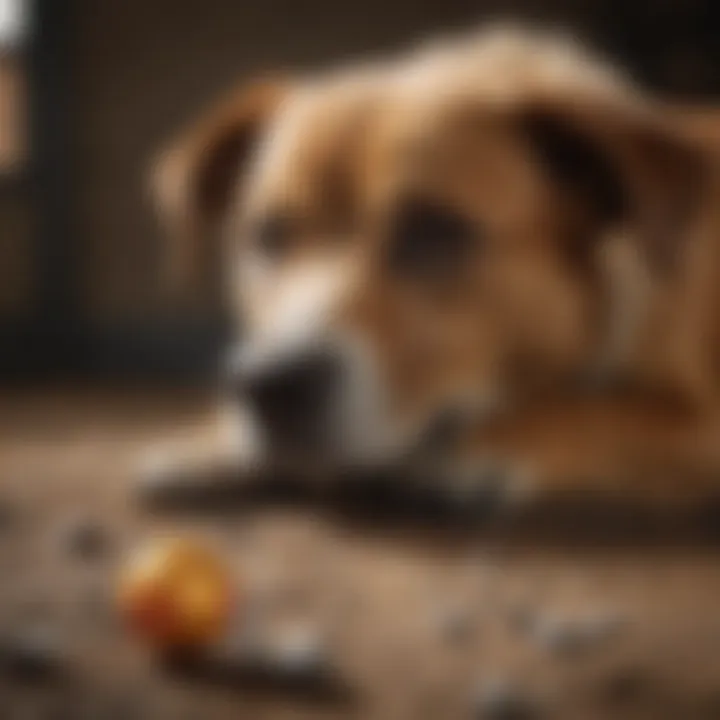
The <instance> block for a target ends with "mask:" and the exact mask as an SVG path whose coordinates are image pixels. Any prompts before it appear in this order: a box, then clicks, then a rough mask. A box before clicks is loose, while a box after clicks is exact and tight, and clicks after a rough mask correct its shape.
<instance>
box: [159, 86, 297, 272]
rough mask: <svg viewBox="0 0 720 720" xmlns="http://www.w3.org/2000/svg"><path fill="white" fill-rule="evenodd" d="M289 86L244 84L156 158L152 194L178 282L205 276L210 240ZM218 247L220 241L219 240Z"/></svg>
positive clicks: (168, 264)
mask: <svg viewBox="0 0 720 720" xmlns="http://www.w3.org/2000/svg"><path fill="white" fill-rule="evenodd" d="M286 87H287V86H286V84H285V83H284V82H283V81H281V80H277V79H274V78H267V79H262V80H259V81H256V82H254V83H251V84H250V85H249V86H245V87H241V88H240V90H239V91H236V92H235V93H233V94H232V95H231V96H230V97H226V98H224V99H223V100H222V101H220V102H219V103H218V104H217V105H216V106H214V107H213V108H211V109H210V110H209V111H208V112H206V113H205V114H204V115H203V116H202V117H201V118H200V120H199V121H197V122H196V123H195V124H193V125H191V126H190V127H189V129H187V130H186V131H184V132H183V133H181V134H180V136H179V137H178V138H176V139H175V140H174V141H173V142H171V143H170V145H169V147H168V148H167V149H166V150H164V151H163V152H162V153H161V154H160V155H159V157H158V158H157V159H156V160H155V162H154V163H153V167H152V172H151V192H152V195H153V196H154V200H155V202H156V204H157V206H158V211H159V214H160V218H161V221H162V223H163V225H164V231H165V233H166V236H167V238H168V240H169V242H170V243H171V249H170V252H169V257H168V259H167V260H168V262H167V268H168V270H169V273H168V275H169V280H170V281H171V283H172V284H173V285H174V286H177V285H178V284H180V283H184V282H186V281H187V280H188V279H189V278H190V277H191V276H192V277H195V276H196V274H197V275H200V276H202V275H204V274H205V270H206V269H207V264H208V258H209V257H212V251H211V249H210V248H211V247H212V246H213V245H214V244H215V243H211V242H209V238H210V237H211V236H212V235H213V234H217V231H218V227H219V224H220V223H221V222H222V220H223V217H224V215H225V211H226V210H227V206H228V203H229V202H230V200H231V195H232V193H233V192H234V190H235V187H236V184H237V182H238V179H239V178H240V177H241V175H242V170H243V165H244V164H245V163H246V162H247V161H248V160H249V159H250V157H251V155H252V152H253V149H254V147H255V146H256V144H257V142H258V141H259V139H260V137H261V135H262V131H263V128H264V126H265V125H266V124H267V122H268V121H269V120H270V118H271V117H272V115H273V113H274V112H275V110H276V108H277V106H278V104H279V103H280V102H281V101H282V98H283V97H284V96H285V94H286V92H287V89H286ZM215 245H216V244H215Z"/></svg>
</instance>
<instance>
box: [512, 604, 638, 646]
mask: <svg viewBox="0 0 720 720" xmlns="http://www.w3.org/2000/svg"><path fill="white" fill-rule="evenodd" d="M511 622H512V624H513V626H514V627H515V628H516V629H517V630H519V631H521V632H523V633H526V634H528V635H529V636H530V637H531V638H532V639H533V640H534V641H535V642H536V643H537V644H538V645H540V646H541V647H544V648H546V649H547V650H550V651H552V652H556V653H558V654H574V653H577V652H581V651H585V650H589V649H591V648H594V647H596V646H597V645H599V644H600V643H602V642H604V641H606V640H608V639H609V638H611V637H613V636H614V635H615V634H617V632H619V631H620V630H621V629H622V628H623V627H624V626H625V624H626V618H625V617H624V616H622V615H620V614H618V613H611V612H603V613H596V614H593V615H586V616H583V617H562V616H557V615H547V614H545V615H543V614H535V613H532V612H531V611H530V610H529V609H522V610H519V611H518V612H517V613H515V614H513V616H511Z"/></svg>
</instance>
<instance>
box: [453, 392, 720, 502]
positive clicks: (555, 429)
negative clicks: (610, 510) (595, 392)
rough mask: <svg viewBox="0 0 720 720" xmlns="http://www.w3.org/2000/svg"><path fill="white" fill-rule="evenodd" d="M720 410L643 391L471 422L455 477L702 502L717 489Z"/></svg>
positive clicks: (522, 490) (512, 488)
mask: <svg viewBox="0 0 720 720" xmlns="http://www.w3.org/2000/svg"><path fill="white" fill-rule="evenodd" d="M718 438H720V413H719V412H717V411H711V412H710V411H707V410H698V409H688V408H686V407H680V406H678V405H674V404H668V403H663V402H659V401H654V400H650V399H641V398H630V397H627V398H622V397H618V398H613V397H610V398H582V399H578V400H576V401H573V402H564V403H561V404H558V405H555V406H552V407H549V406H539V407H537V408H534V409H528V410H526V411H524V412H518V413H517V414H508V415H507V416H505V417H503V418H499V419H497V420H496V421H493V422H489V423H488V422H484V423H482V424H478V425H476V426H471V427H467V428H465V429H464V430H463V431H462V432H461V433H460V435H459V437H458V439H457V442H456V443H454V444H453V449H452V452H451V453H450V456H449V457H448V462H447V468H448V469H449V472H448V477H449V481H450V482H454V483H457V484H459V485H460V486H463V485H465V486H466V487H467V488H468V490H469V491H471V490H473V489H477V488H480V489H482V488H483V487H486V488H488V489H490V490H492V492H493V493H500V495H501V497H502V498H503V499H506V500H508V501H513V500H518V501H524V500H532V499H534V498H538V499H542V498H543V497H545V496H548V495H556V494H563V495H574V496H577V495H586V496H601V495H604V496H606V497H611V498H613V499H620V500H626V499H632V500H640V501H673V502H681V501H698V500H702V499H706V498H710V497H711V496H717V495H718V494H720V443H719V442H718Z"/></svg>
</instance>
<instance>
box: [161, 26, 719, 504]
mask: <svg viewBox="0 0 720 720" xmlns="http://www.w3.org/2000/svg"><path fill="white" fill-rule="evenodd" d="M686 135H687V137H686ZM691 135H692V133H684V132H681V130H680V123H679V122H677V121H676V120H675V119H673V118H671V114H670V112H669V111H668V110H667V109H666V108H663V107H662V106H661V105H660V103H657V102H656V101H655V100H653V99H651V98H648V97H646V96H645V95H644V94H643V93H641V92H640V91H639V90H637V89H636V88H634V87H632V86H631V84H630V83H629V82H627V81H626V80H625V79H624V78H623V77H621V76H620V75H619V74H617V73H616V72H614V71H613V70H612V69H611V68H610V67H609V66H608V65H607V64H606V63H604V62H601V61H599V60H596V59H594V58H592V57H590V56H588V55H587V54H586V53H585V52H584V51H582V50H581V49H580V48H578V47H576V46H575V45H573V43H571V42H568V41H566V40H558V39H557V38H554V37H551V36H548V35H545V34H543V33H534V32H525V31H518V30H507V29H496V30H492V31H488V32H485V33H481V34H479V35H476V36H472V37H467V38H461V39H456V40H454V41H452V42H450V43H447V44H443V43H439V44H438V45H436V46H431V47H424V48H420V49H417V50H416V51H414V52H412V53H411V54H409V55H406V56H402V57H399V58H397V59H394V60H391V61H388V62H385V63H377V64H368V65H366V66H363V67H355V68H351V69H349V70H343V71H339V72H334V73H329V74H326V75H323V76H316V77H311V78H300V79H296V80H288V81H275V80H264V81H260V82H258V83H255V84H253V85H251V86H250V87H247V88H243V89H241V91H240V92H239V93H238V94H237V95H235V96H234V97H232V98H231V99H230V100H228V101H226V102H224V103H222V104H221V105H220V106H219V107H218V108H215V109H212V110H211V111H210V112H209V113H208V114H207V115H206V116H205V117H204V118H203V119H202V120H201V122H200V123H199V124H198V125H196V126H195V127H193V128H191V129H190V131H189V132H188V133H186V134H184V135H183V136H182V137H181V138H180V139H179V141H178V142H177V143H176V144H174V145H173V147H172V149H171V150H170V151H169V152H168V153H167V154H165V155H164V157H163V160H162V162H161V163H160V164H159V165H158V168H157V172H156V175H155V180H156V186H157V191H158V196H159V199H160V206H161V209H162V212H163V215H164V217H165V219H166V220H167V221H168V223H169V225H170V233H171V236H172V237H173V242H174V244H175V246H176V250H177V253H178V258H179V259H180V261H181V265H183V264H184V265H185V266H187V265H190V266H191V267H195V268H197V267H200V266H201V265H202V263H203V258H207V257H210V256H211V255H212V253H211V252H210V247H211V245H210V243H211V242H212V241H213V238H214V239H215V240H217V239H220V241H221V243H222V252H223V257H224V267H225V269H226V270H227V271H228V278H229V297H230V298H231V301H232V306H233V309H234V310H235V312H236V314H237V317H238V323H239V327H241V328H242V342H241V343H240V344H239V345H238V347H237V348H235V349H234V350H233V352H232V353H231V360H230V363H229V365H230V367H231V375H232V377H233V382H234V385H233V387H234V389H235V394H236V410H237V412H236V413H235V414H234V415H235V417H234V421H235V422H239V424H238V425H237V426H236V429H234V430H231V431H230V434H226V435H225V436H224V437H225V439H226V441H227V442H228V443H229V444H228V446H227V448H226V452H225V454H223V455H214V456H213V458H211V459H207V461H208V464H207V465H205V464H204V463H205V461H202V462H201V461H200V460H198V459H197V458H196V459H195V460H194V461H191V460H190V459H182V458H175V459H174V465H173V468H169V467H166V468H165V470H164V472H165V473H166V474H168V473H169V474H168V475H167V476H168V477H170V478H172V477H176V476H177V473H178V472H180V469H182V473H183V474H184V475H185V476H188V473H189V474H190V475H191V476H193V477H201V476H202V475H203V474H205V473H207V472H209V471H210V469H211V468H212V467H213V465H214V466H215V468H216V469H217V466H218V465H217V463H218V462H219V458H220V457H222V458H224V461H225V462H226V463H229V467H228V466H227V465H226V466H224V467H225V469H231V470H232V471H234V472H250V471H253V472H257V471H260V472H262V471H263V470H264V469H266V468H270V467H272V466H275V465H277V464H278V463H280V464H285V465H290V466H292V467H294V468H296V469H298V470H307V469H308V468H318V467H321V468H322V469H323V470H329V471H333V470H339V469H344V468H346V467H377V466H387V465H390V466H396V465H398V464H400V465H406V466H407V468H408V469H409V470H411V469H412V468H413V467H415V468H417V467H418V465H419V464H426V467H431V468H432V473H433V475H434V476H435V477H437V478H438V481H442V482H448V483H453V484H460V485H466V486H467V487H470V488H475V487H482V486H483V484H484V483H487V482H488V481H489V478H492V480H493V482H498V481H500V482H501V486H502V488H503V489H504V490H507V491H508V495H509V496H511V497H518V498H526V497H533V496H534V495H535V494H537V493H540V494H542V493H547V492H555V491H568V490H570V491H572V490H575V491H584V490H588V491H590V490H592V491H595V492H605V493H608V492H610V493H620V494H623V495H636V496H639V497H650V498H688V499H690V498H695V499H697V498H700V497H704V496H706V495H707V494H709V493H712V492H714V491H715V489H716V487H715V479H716V478H717V479H718V480H720V475H718V471H720V442H719V440H720V422H719V420H720V416H719V414H718V410H719V409H720V404H719V403H718V395H717V391H718V379H719V377H720V375H719V371H720V368H719V367H718V361H719V359H720V355H719V354H718V353H719V351H720V345H719V344H718V340H719V339H720V336H719V335H718V331H719V330H720V318H719V317H718V311H719V310H720V297H719V294H720V290H717V289H716V285H717V280H718V274H719V271H720V257H719V256H718V254H719V253H720V242H719V241H718V237H717V235H718V232H719V231H720V217H717V215H718V211H717V210H716V209H715V208H716V205H717V203H716V202H713V198H716V197H718V196H719V195H718V188H717V187H716V185H717V177H716V175H717V173H716V170H715V165H714V163H713V162H712V161H711V157H710V153H709V152H707V151H706V150H705V149H704V148H703V147H702V144H701V143H700V142H699V141H697V140H696V139H695V138H693V137H691ZM236 430H237V432H236ZM237 433H240V434H237ZM427 463H432V464H431V465H430V466H427Z"/></svg>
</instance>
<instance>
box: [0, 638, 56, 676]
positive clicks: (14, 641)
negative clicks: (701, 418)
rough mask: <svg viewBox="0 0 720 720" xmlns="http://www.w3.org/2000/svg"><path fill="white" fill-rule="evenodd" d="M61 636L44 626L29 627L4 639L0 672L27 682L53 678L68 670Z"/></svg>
mask: <svg viewBox="0 0 720 720" xmlns="http://www.w3.org/2000/svg"><path fill="white" fill-rule="evenodd" d="M66 661H67V658H66V657H65V652H64V648H63V647H62V644H61V643H60V641H59V639H58V637H57V636H56V635H55V634H54V633H52V632H50V631H48V630H47V629H44V628H43V629H41V628H27V629H24V630H19V631H16V632H14V633H13V634H9V635H6V636H4V637H2V638H0V672H2V673H4V674H7V675H9V676H11V677H13V678H15V679H17V680H23V681H27V682H34V681H43V680H49V679H52V678H55V677H57V676H58V675H60V674H61V673H62V672H63V671H64V670H65V669H66V664H67V663H66Z"/></svg>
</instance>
